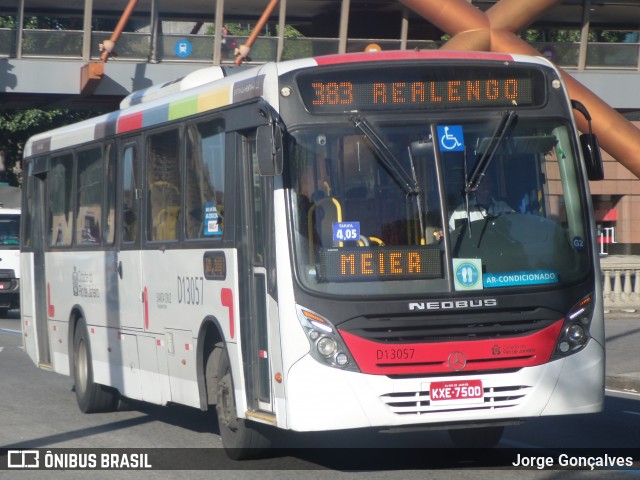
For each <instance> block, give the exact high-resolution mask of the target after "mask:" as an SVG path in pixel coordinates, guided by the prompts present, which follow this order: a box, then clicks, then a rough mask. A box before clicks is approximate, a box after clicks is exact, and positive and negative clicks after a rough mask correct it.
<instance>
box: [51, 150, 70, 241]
mask: <svg viewBox="0 0 640 480" xmlns="http://www.w3.org/2000/svg"><path fill="white" fill-rule="evenodd" d="M50 172H51V174H50V175H49V179H48V180H47V183H48V191H49V194H48V195H49V199H48V202H47V203H48V215H47V216H48V224H49V239H48V240H49V245H54V246H62V245H71V238H72V236H73V218H74V216H73V155H72V154H71V153H68V154H65V155H61V156H59V157H55V158H53V159H51V169H50Z"/></svg>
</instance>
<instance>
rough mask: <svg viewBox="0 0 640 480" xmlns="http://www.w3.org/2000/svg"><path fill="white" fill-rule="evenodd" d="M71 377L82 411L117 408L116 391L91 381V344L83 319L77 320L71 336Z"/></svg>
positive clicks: (103, 410)
mask: <svg viewBox="0 0 640 480" xmlns="http://www.w3.org/2000/svg"><path fill="white" fill-rule="evenodd" d="M73 379H74V381H75V386H74V389H75V392H76V400H77V401H78V407H80V410H81V411H82V412H84V413H95V412H108V411H114V410H116V409H117V406H118V394H117V391H116V390H113V389H111V388H108V387H105V386H104V385H99V384H97V383H94V381H93V365H92V363H91V345H90V344H89V335H88V333H87V326H86V325H85V323H84V321H83V320H80V321H79V322H78V325H77V326H76V330H75V332H74V336H73Z"/></svg>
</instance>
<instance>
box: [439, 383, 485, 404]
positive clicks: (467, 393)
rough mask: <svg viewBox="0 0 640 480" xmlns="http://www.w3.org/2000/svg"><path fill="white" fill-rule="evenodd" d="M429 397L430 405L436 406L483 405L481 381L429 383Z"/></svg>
mask: <svg viewBox="0 0 640 480" xmlns="http://www.w3.org/2000/svg"><path fill="white" fill-rule="evenodd" d="M429 396H430V398H431V403H432V404H437V405H460V404H467V403H484V389H483V388H482V380H447V381H444V382H431V385H430V386H429Z"/></svg>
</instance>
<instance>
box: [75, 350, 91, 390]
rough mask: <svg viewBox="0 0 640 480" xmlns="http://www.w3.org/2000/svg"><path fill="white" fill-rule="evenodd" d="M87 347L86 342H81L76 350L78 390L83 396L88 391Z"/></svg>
mask: <svg viewBox="0 0 640 480" xmlns="http://www.w3.org/2000/svg"><path fill="white" fill-rule="evenodd" d="M88 376H89V375H88V372H87V346H86V344H85V342H84V340H82V339H81V340H80V342H79V343H78V348H77V350H76V390H77V392H78V393H80V394H81V395H83V394H84V392H85V391H86V389H87V377H88Z"/></svg>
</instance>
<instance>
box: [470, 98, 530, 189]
mask: <svg viewBox="0 0 640 480" xmlns="http://www.w3.org/2000/svg"><path fill="white" fill-rule="evenodd" d="M517 118H518V115H517V114H516V112H514V111H511V112H504V113H503V114H502V117H501V118H500V122H498V126H497V127H496V129H495V131H494V132H493V135H491V137H490V139H489V144H488V145H487V148H486V149H485V151H484V152H482V157H480V160H478V161H477V162H476V164H475V166H474V167H473V170H472V171H471V175H469V177H468V178H465V185H464V193H465V195H469V194H470V193H473V192H475V191H476V190H477V189H478V185H480V182H482V179H483V178H484V174H485V172H486V171H487V167H488V166H489V164H490V163H491V160H493V157H494V156H495V154H496V152H497V151H498V148H499V147H500V144H501V143H502V140H503V139H504V137H505V136H506V135H507V133H508V132H509V130H510V129H511V127H512V126H513V124H514V122H515V120H516V119H517Z"/></svg>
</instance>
